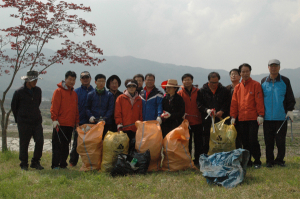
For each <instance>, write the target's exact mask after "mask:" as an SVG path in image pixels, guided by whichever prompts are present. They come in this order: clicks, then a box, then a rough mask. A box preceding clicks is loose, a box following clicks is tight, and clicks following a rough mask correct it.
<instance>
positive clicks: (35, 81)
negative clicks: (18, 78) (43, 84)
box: [28, 79, 37, 88]
mask: <svg viewBox="0 0 300 199" xmlns="http://www.w3.org/2000/svg"><path fill="white" fill-rule="evenodd" d="M36 83H37V79H36V80H34V81H32V82H28V84H29V86H30V87H31V88H34V87H35V86H36Z"/></svg>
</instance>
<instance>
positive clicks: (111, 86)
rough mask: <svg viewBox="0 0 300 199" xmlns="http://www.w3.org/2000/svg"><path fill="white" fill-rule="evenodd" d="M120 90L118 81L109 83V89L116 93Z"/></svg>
mask: <svg viewBox="0 0 300 199" xmlns="http://www.w3.org/2000/svg"><path fill="white" fill-rule="evenodd" d="M118 88H119V82H118V80H116V79H114V80H112V81H110V83H109V89H110V90H112V91H116V90H118Z"/></svg>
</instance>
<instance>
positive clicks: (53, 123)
mask: <svg viewBox="0 0 300 199" xmlns="http://www.w3.org/2000/svg"><path fill="white" fill-rule="evenodd" d="M52 125H53V128H56V127H57V126H60V124H59V123H58V121H53V122H52Z"/></svg>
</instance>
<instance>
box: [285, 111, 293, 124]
mask: <svg viewBox="0 0 300 199" xmlns="http://www.w3.org/2000/svg"><path fill="white" fill-rule="evenodd" d="M287 117H289V118H290V119H291V120H292V122H293V120H294V114H293V111H288V112H287V113H286V116H285V118H287Z"/></svg>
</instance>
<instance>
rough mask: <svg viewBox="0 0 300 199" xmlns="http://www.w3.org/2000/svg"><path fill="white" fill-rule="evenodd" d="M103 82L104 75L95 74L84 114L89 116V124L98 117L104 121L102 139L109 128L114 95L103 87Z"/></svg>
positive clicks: (104, 79)
mask: <svg viewBox="0 0 300 199" xmlns="http://www.w3.org/2000/svg"><path fill="white" fill-rule="evenodd" d="M105 82H106V77H105V75H103V74H98V75H96V77H95V84H96V88H95V90H93V91H92V92H90V93H89V94H88V96H87V100H86V105H85V108H86V114H87V116H88V117H89V118H90V119H89V122H90V123H91V124H95V122H96V121H97V120H99V119H100V120H101V119H103V120H104V121H105V126H104V130H103V137H102V139H104V137H105V135H106V133H107V131H108V130H109V129H111V125H112V115H113V112H114V96H113V94H112V93H111V92H108V91H107V90H106V89H105Z"/></svg>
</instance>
